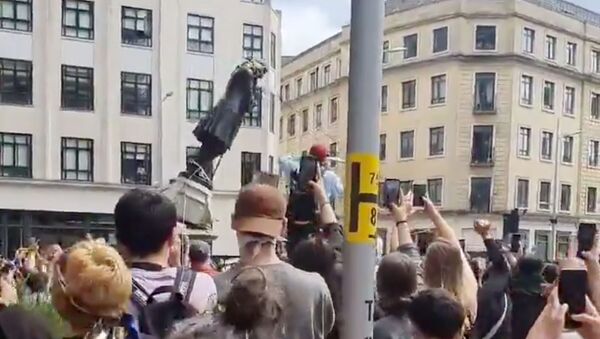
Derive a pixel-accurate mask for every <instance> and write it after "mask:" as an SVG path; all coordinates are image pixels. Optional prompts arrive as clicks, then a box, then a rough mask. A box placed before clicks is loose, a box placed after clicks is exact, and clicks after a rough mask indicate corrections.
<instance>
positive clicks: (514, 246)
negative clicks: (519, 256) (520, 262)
mask: <svg viewBox="0 0 600 339" xmlns="http://www.w3.org/2000/svg"><path fill="white" fill-rule="evenodd" d="M520 249H521V234H520V233H513V234H512V235H511V236H510V251H511V252H513V253H519V250H520Z"/></svg>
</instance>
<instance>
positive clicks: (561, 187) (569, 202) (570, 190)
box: [558, 182, 573, 213]
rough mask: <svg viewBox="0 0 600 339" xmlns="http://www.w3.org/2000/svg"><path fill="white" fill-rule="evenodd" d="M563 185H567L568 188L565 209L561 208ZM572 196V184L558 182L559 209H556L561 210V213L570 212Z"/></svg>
mask: <svg viewBox="0 0 600 339" xmlns="http://www.w3.org/2000/svg"><path fill="white" fill-rule="evenodd" d="M565 187H568V190H569V195H568V197H567V199H568V201H567V203H568V206H567V208H566V209H565V208H563V207H564V206H563V202H564V201H563V194H564V192H563V189H564V188H565ZM572 197H573V185H571V184H570V183H564V182H561V183H560V197H559V198H560V201H559V204H558V205H559V209H558V211H559V212H561V213H570V212H571V206H572V205H573V199H572Z"/></svg>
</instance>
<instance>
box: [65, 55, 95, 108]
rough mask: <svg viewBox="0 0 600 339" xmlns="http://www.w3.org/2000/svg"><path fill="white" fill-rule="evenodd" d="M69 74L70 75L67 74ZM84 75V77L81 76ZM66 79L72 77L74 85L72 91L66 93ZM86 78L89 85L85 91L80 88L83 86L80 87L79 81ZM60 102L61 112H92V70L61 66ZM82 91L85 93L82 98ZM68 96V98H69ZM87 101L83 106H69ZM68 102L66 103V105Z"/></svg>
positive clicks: (89, 68)
mask: <svg viewBox="0 0 600 339" xmlns="http://www.w3.org/2000/svg"><path fill="white" fill-rule="evenodd" d="M67 72H70V73H71V74H67ZM82 75H85V76H82ZM66 77H73V78H74V79H75V84H74V85H73V87H74V91H73V92H67V91H65V84H66V83H67V81H66ZM82 78H87V80H88V83H89V84H90V88H89V89H87V90H85V88H83V89H82V88H80V87H81V86H83V85H80V83H81V82H82V81H81V80H80V79H82ZM60 79H61V80H60V85H61V86H60V88H61V91H60V93H61V94H60V102H61V105H60V107H61V110H63V111H83V112H92V111H94V99H95V98H94V87H95V86H94V69H93V68H91V67H81V66H73V65H65V64H63V65H61V77H60ZM82 91H85V92H87V93H86V95H85V96H84V97H83V98H82V96H81V95H80V94H81V92H82ZM69 96H70V97H69ZM84 99H87V101H86V102H85V103H84V104H80V105H71V104H73V103H81V102H83V101H84ZM67 102H68V103H67Z"/></svg>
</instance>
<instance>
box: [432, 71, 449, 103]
mask: <svg viewBox="0 0 600 339" xmlns="http://www.w3.org/2000/svg"><path fill="white" fill-rule="evenodd" d="M445 102H446V75H445V74H444V75H438V76H434V77H431V104H432V105H436V104H443V103H445Z"/></svg>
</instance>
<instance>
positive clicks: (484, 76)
mask: <svg viewBox="0 0 600 339" xmlns="http://www.w3.org/2000/svg"><path fill="white" fill-rule="evenodd" d="M492 75H493V85H492V88H493V91H494V92H493V93H492V102H491V107H490V105H484V103H483V100H482V98H481V96H480V95H479V94H480V92H478V91H477V89H478V88H479V86H477V84H478V82H479V81H483V80H489V78H490V77H491V76H492ZM473 94H474V95H473V112H475V113H480V114H485V113H488V114H493V113H496V111H497V109H498V107H497V106H498V103H497V98H498V74H497V73H496V72H475V74H474V75H473ZM488 104H489V103H488Z"/></svg>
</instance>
